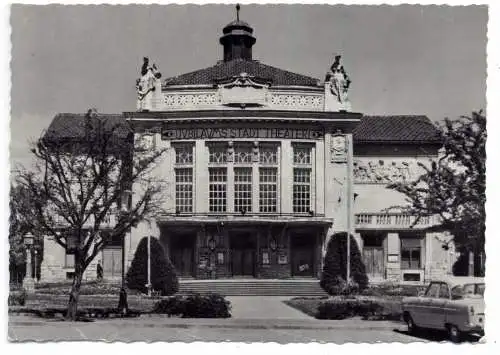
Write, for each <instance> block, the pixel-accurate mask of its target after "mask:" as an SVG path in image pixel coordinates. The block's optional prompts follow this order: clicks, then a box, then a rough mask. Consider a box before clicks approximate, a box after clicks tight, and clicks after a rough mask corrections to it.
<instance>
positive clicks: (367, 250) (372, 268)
mask: <svg viewBox="0 0 500 355" xmlns="http://www.w3.org/2000/svg"><path fill="white" fill-rule="evenodd" d="M363 262H364V264H365V267H366V274H367V275H368V277H369V278H370V280H375V279H383V277H384V248H383V247H364V248H363Z"/></svg>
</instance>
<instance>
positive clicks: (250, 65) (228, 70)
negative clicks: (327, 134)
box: [165, 59, 318, 87]
mask: <svg viewBox="0 0 500 355" xmlns="http://www.w3.org/2000/svg"><path fill="white" fill-rule="evenodd" d="M241 73H247V74H248V75H250V76H254V77H256V78H260V79H265V80H270V81H271V85H290V86H314V87H317V86H318V79H315V78H311V77H309V76H305V75H301V74H296V73H292V72H290V71H286V70H283V69H279V68H275V67H272V66H270V65H267V64H262V63H260V62H258V61H255V60H242V59H236V60H231V61H227V62H224V61H222V62H219V63H217V64H216V65H214V66H211V67H208V68H204V69H200V70H196V71H193V72H190V73H186V74H181V75H178V76H175V77H172V78H168V79H166V80H165V84H166V85H197V84H198V85H211V84H215V82H216V81H217V80H220V79H226V78H231V77H233V76H238V75H240V74H241Z"/></svg>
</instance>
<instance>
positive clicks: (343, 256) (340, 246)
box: [320, 232, 368, 295]
mask: <svg viewBox="0 0 500 355" xmlns="http://www.w3.org/2000/svg"><path fill="white" fill-rule="evenodd" d="M350 238H351V245H350V251H351V252H350V254H351V260H350V265H351V267H350V269H351V270H350V271H351V272H350V280H346V277H347V233H346V232H340V233H335V234H334V235H333V236H332V237H331V238H330V241H329V242H328V245H327V250H326V255H325V260H324V263H323V272H322V274H321V281H320V285H321V287H322V288H323V290H325V292H327V293H328V294H330V295H347V294H355V293H359V292H361V291H363V290H364V289H365V288H366V287H367V286H368V276H367V275H366V269H365V265H364V263H363V260H362V258H361V252H360V251H359V247H358V243H356V240H355V239H354V237H353V236H352V235H351V236H350Z"/></svg>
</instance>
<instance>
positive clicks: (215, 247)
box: [42, 19, 454, 282]
mask: <svg viewBox="0 0 500 355" xmlns="http://www.w3.org/2000/svg"><path fill="white" fill-rule="evenodd" d="M255 43H256V38H255V37H254V36H253V29H252V28H251V26H250V25H249V24H247V23H245V22H243V21H240V20H239V19H238V20H236V21H233V22H231V23H230V24H228V25H227V26H226V27H224V29H223V34H222V36H221V37H220V44H221V45H222V48H223V59H222V60H221V61H219V62H217V63H216V64H215V65H213V66H211V67H208V68H204V69H201V70H197V71H194V72H191V73H187V74H182V75H179V76H176V77H172V78H167V79H163V78H162V77H161V74H160V73H159V71H158V68H157V67H156V65H154V64H151V63H149V60H148V59H147V58H145V60H144V64H143V67H142V70H141V76H140V78H139V79H138V80H137V92H138V99H137V110H136V111H134V112H124V113H122V114H119V115H109V118H110V119H113V120H116V121H117V122H123V123H126V124H127V125H129V126H130V127H131V128H132V129H133V131H134V135H135V142H136V145H137V147H140V148H141V149H164V148H166V154H165V156H164V159H163V160H162V161H161V163H160V164H158V165H157V166H155V168H154V172H153V174H154V175H156V176H157V177H160V178H161V179H163V180H165V181H167V182H168V185H167V186H168V187H167V190H168V191H165V195H166V198H165V203H164V210H165V213H164V214H162V215H160V216H157V218H156V223H142V224H140V225H139V226H137V228H134V229H133V230H131V231H130V233H128V234H127V236H126V238H125V241H113V242H112V243H110V246H108V247H106V248H105V249H104V250H103V252H102V255H101V256H100V257H99V258H98V259H99V260H102V263H103V268H104V277H105V278H119V277H121V274H122V271H123V268H125V269H126V268H128V267H129V266H130V263H131V260H132V258H133V255H134V252H135V249H136V247H137V245H138V243H139V241H140V240H141V239H142V238H143V237H145V236H153V237H156V238H158V239H159V240H160V242H161V243H162V245H163V246H164V248H165V251H166V253H167V254H168V257H169V258H170V260H171V261H172V262H173V264H174V266H175V267H176V270H177V271H178V273H179V275H180V276H181V277H183V278H197V279H218V278H271V279H279V278H318V277H320V273H321V269H322V261H323V256H324V253H325V250H326V244H327V243H328V240H329V238H330V237H331V236H332V235H333V234H334V233H335V232H346V231H347V232H350V233H352V234H353V235H354V236H355V239H356V242H357V244H358V246H359V248H360V250H361V253H362V255H363V260H364V263H365V265H366V268H367V272H368V275H369V278H370V280H371V281H372V282H378V281H384V280H391V281H396V282H424V281H425V280H427V279H429V278H431V277H435V276H439V275H443V274H447V273H450V271H451V264H452V262H453V259H454V255H453V251H452V250H451V251H450V250H448V251H445V250H444V249H443V248H442V247H441V246H442V245H443V243H445V242H446V241H447V240H449V238H450V236H448V235H446V234H444V233H435V232H432V233H431V232H428V231H427V228H428V227H430V226H431V225H433V224H434V223H435V221H434V220H433V217H432V216H430V217H427V218H423V219H421V220H419V221H418V223H417V224H415V223H413V222H414V220H415V216H410V215H405V214H402V213H397V212H394V211H397V209H395V210H388V208H390V207H393V206H400V205H402V204H404V202H405V201H404V196H402V195H400V194H399V193H397V192H395V191H394V190H391V189H388V188H387V185H388V184H389V183H391V182H395V181H411V179H414V178H416V177H417V176H418V174H419V173H421V172H422V170H421V169H422V168H420V167H419V163H423V164H428V163H430V161H431V160H432V159H434V158H436V157H437V154H438V150H439V148H440V142H439V137H438V134H437V132H436V130H435V128H434V126H433V125H432V123H431V122H430V120H429V119H428V118H427V117H425V116H366V115H364V114H362V113H358V112H355V111H353V110H352V108H351V104H350V102H349V97H348V93H349V86H350V84H351V81H350V79H349V77H348V75H347V72H346V69H345V68H344V66H343V63H342V62H341V57H340V56H336V57H335V59H334V61H333V64H332V66H331V68H329V69H327V70H325V71H326V75H325V80H324V81H320V80H317V79H314V78H310V77H308V76H305V75H300V74H296V73H292V72H289V71H286V70H282V69H279V68H275V67H272V66H269V65H266V64H263V63H261V62H260V61H257V60H254V59H253V58H252V47H253V45H254V44H255ZM82 119H83V115H69V114H60V115H57V116H56V117H55V119H54V121H53V122H52V125H51V127H49V131H52V132H55V133H56V134H59V133H58V132H60V134H63V133H62V132H64V131H65V130H64V129H63V128H64V127H69V126H72V127H74V126H75V122H77V121H79V120H80V121H81V120H82ZM76 126H78V125H76ZM110 218H111V219H112V217H110ZM110 223H112V220H110ZM44 250H45V257H44V262H43V265H42V279H61V278H66V277H71V272H72V268H71V267H72V264H71V258H72V256H71V254H67V253H66V252H65V250H63V249H62V248H61V247H59V246H58V245H57V244H56V243H55V242H54V241H53V240H51V239H50V238H47V239H46V241H45V248H44ZM96 262H97V259H96V260H95V261H94V262H93V263H92V264H91V265H90V266H89V269H88V270H87V272H86V275H87V278H92V277H94V275H95V267H96ZM153 267H154V266H153Z"/></svg>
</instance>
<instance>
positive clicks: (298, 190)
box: [293, 146, 312, 213]
mask: <svg viewBox="0 0 500 355" xmlns="http://www.w3.org/2000/svg"><path fill="white" fill-rule="evenodd" d="M311 154H312V148H311V147H310V146H294V147H293V165H294V168H293V212H294V213H307V212H309V211H310V209H311V171H312V159H311Z"/></svg>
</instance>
